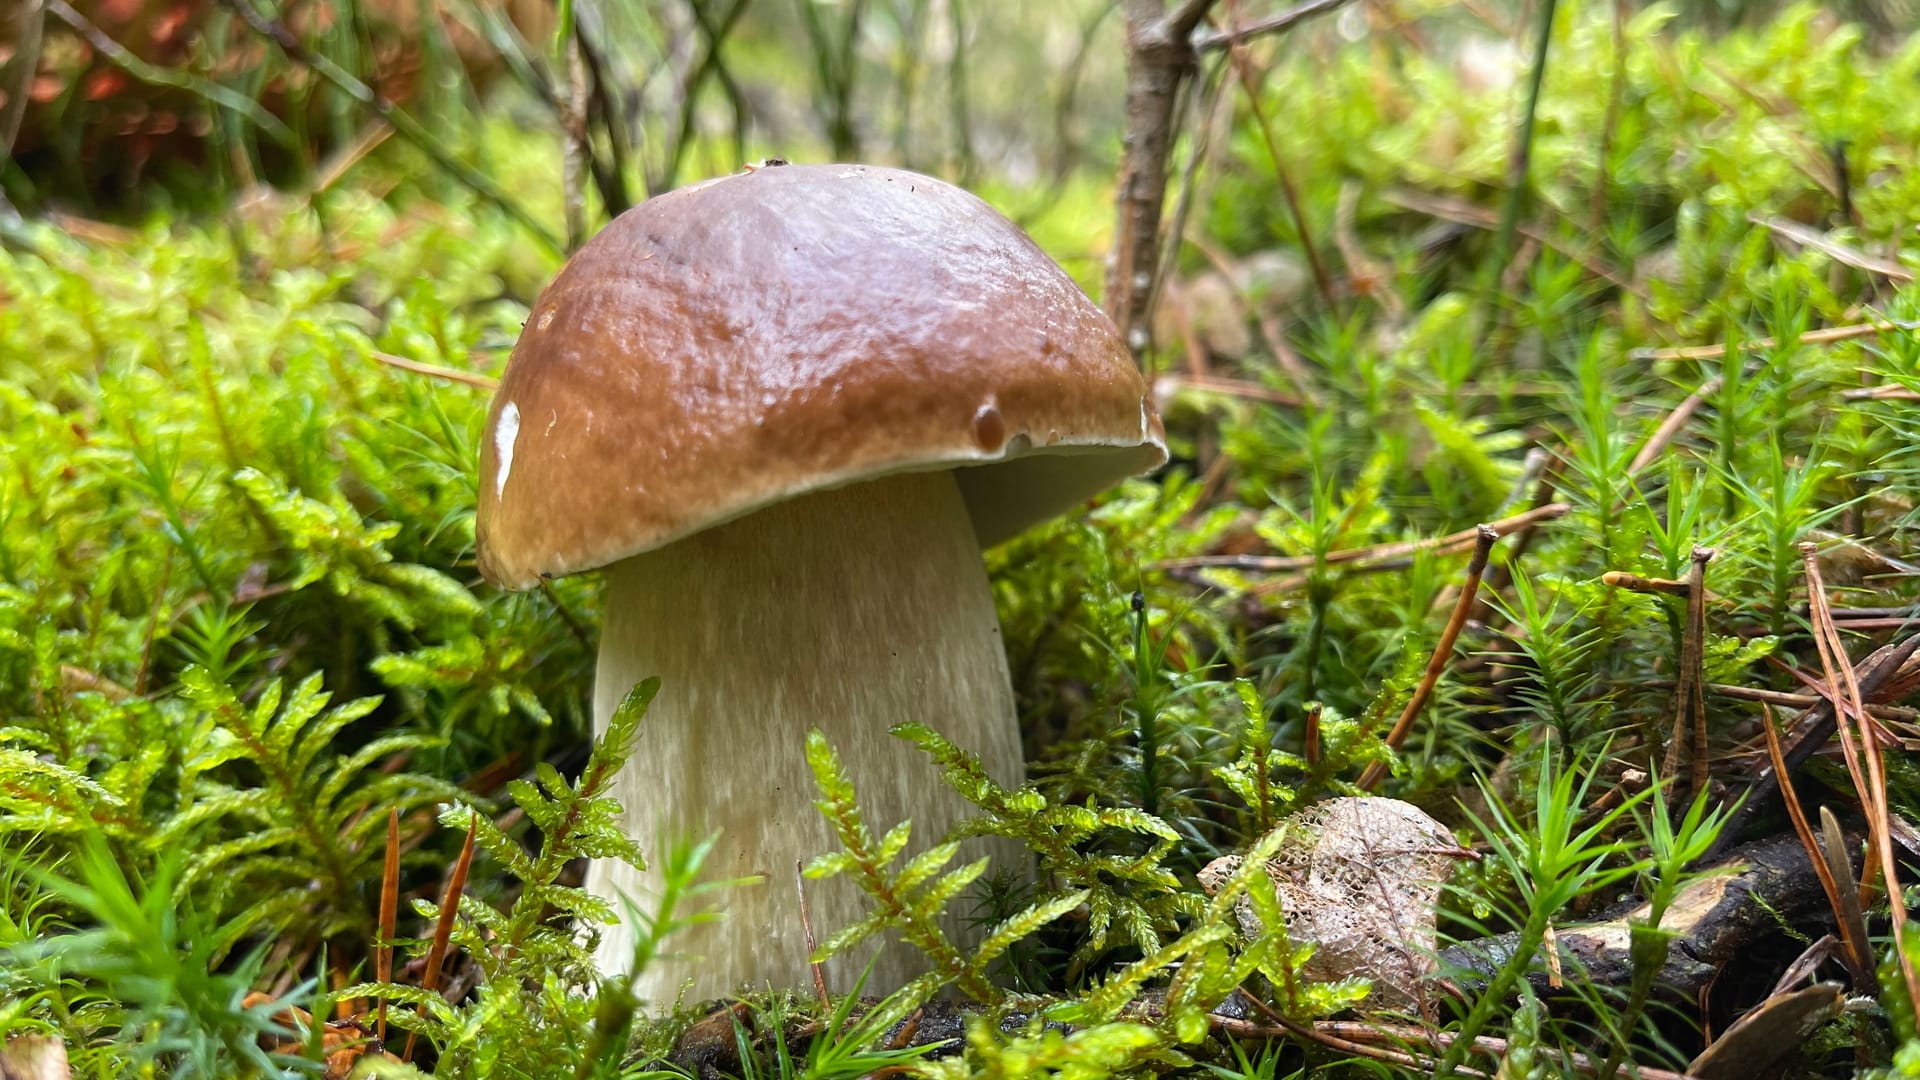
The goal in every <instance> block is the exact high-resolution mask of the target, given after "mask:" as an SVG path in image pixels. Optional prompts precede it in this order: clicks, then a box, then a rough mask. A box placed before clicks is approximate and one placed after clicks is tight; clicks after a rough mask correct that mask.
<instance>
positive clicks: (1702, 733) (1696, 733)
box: [1660, 547, 1714, 798]
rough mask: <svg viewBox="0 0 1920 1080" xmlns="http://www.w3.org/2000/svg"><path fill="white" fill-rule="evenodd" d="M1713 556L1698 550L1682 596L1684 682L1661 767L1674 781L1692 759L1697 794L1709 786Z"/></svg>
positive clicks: (1676, 698)
mask: <svg viewBox="0 0 1920 1080" xmlns="http://www.w3.org/2000/svg"><path fill="white" fill-rule="evenodd" d="M1713 556H1714V551H1713V549H1712V548H1707V547H1697V548H1694V549H1693V566H1692V567H1691V568H1690V569H1689V570H1688V571H1687V580H1686V582H1685V585H1686V589H1685V590H1684V592H1683V593H1682V595H1683V596H1685V597H1686V601H1687V621H1686V625H1685V627H1684V628H1683V630H1682V631H1681V636H1680V681H1679V685H1678V686H1676V687H1675V688H1674V692H1673V734H1672V735H1671V736H1669V737H1668V739H1667V755H1666V758H1665V760H1664V761H1662V762H1661V765H1660V775H1661V776H1663V777H1669V778H1670V777H1674V776H1678V775H1679V774H1680V762H1681V759H1682V758H1691V759H1692V761H1691V764H1692V772H1691V773H1690V774H1689V775H1688V778H1687V779H1688V783H1689V785H1690V786H1689V787H1688V790H1689V791H1692V792H1696V793H1697V792H1701V791H1705V790H1706V787H1707V702H1706V694H1705V693H1704V691H1703V690H1702V686H1703V684H1704V683H1705V682H1706V678H1705V675H1704V674H1703V671H1704V668H1705V666H1706V655H1707V644H1706V638H1707V586H1706V576H1707V563H1708V562H1710V561H1711V560H1712V559H1713ZM1668 793H1669V794H1668V797H1669V798H1677V797H1678V792H1677V791H1676V790H1675V789H1673V788H1669V789H1668Z"/></svg>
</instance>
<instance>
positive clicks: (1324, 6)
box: [1193, 0, 1348, 52]
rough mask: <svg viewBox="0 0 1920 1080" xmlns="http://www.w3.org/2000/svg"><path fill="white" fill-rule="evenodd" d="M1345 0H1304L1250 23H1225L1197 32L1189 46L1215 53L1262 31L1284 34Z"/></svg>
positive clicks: (1335, 9)
mask: <svg viewBox="0 0 1920 1080" xmlns="http://www.w3.org/2000/svg"><path fill="white" fill-rule="evenodd" d="M1347 3H1348V0H1307V2H1306V3H1304V4H1298V5H1295V6H1294V7H1290V8H1288V9H1287V10H1285V11H1279V12H1275V13H1274V14H1272V15H1268V16H1265V17H1264V18H1259V19H1255V20H1253V21H1252V22H1250V23H1244V24H1238V25H1234V26H1229V27H1227V28H1226V29H1224V30H1212V31H1208V32H1206V33H1203V34H1201V35H1200V36H1199V37H1197V38H1195V39H1194V41H1193V47H1194V48H1195V49H1198V50H1200V51H1201V52H1216V51H1218V50H1220V49H1224V48H1226V47H1227V46H1229V45H1242V44H1245V43H1246V42H1248V41H1251V40H1253V39H1254V38H1256V37H1259V36H1260V35H1262V34H1279V33H1285V32H1286V31H1288V30H1291V29H1293V28H1294V26H1295V25H1297V24H1299V23H1303V22H1305V21H1307V20H1308V19H1311V18H1313V17H1314V16H1315V15H1325V14H1327V13H1328V12H1331V11H1338V10H1340V9H1341V8H1343V7H1346V6H1347Z"/></svg>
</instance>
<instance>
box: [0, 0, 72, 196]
mask: <svg viewBox="0 0 1920 1080" xmlns="http://www.w3.org/2000/svg"><path fill="white" fill-rule="evenodd" d="M40 7H41V3H40V0H26V2H25V3H24V4H22V5H21V6H20V7H18V8H16V9H15V10H14V13H13V16H12V18H13V21H14V24H15V25H14V26H12V27H6V26H5V25H4V24H0V31H3V32H5V33H6V35H7V36H8V37H10V38H12V39H13V40H12V42H11V44H12V46H13V54H12V55H11V56H9V57H8V58H7V61H6V62H5V63H0V72H3V71H5V70H7V69H8V68H12V69H13V80H12V81H11V83H9V84H6V85H0V93H4V94H6V99H5V101H4V102H0V161H6V160H8V159H10V158H11V157H12V156H13V144H14V140H16V139H17V138H19V136H20V124H21V121H23V120H25V119H26V116H27V101H28V93H27V91H28V88H29V87H31V86H32V85H33V79H34V76H35V75H36V74H37V73H38V71H39V67H40V42H41V38H42V33H43V31H44V30H45V28H46V18H45V17H44V16H43V15H42V14H41V11H40ZM68 10H69V11H71V10H72V8H68ZM6 198H7V197H6V195H5V194H4V193H0V213H5V212H8V211H11V210H12V209H13V207H12V206H11V205H9V204H8V203H7V201H6Z"/></svg>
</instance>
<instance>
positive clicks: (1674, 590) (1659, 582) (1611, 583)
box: [1600, 570, 1693, 600]
mask: <svg viewBox="0 0 1920 1080" xmlns="http://www.w3.org/2000/svg"><path fill="white" fill-rule="evenodd" d="M1600 584H1602V585H1605V586H1607V587H1609V588H1614V589H1625V590H1627V591H1628V592H1637V593H1650V594H1655V595H1660V596H1677V597H1679V598H1681V599H1682V600H1684V599H1686V598H1687V597H1689V596H1692V595H1693V582H1692V581H1690V580H1688V579H1686V578H1650V577H1641V576H1640V575H1639V574H1630V573H1628V572H1627V571H1625V570H1609V571H1607V572H1606V573H1604V574H1601V575H1600Z"/></svg>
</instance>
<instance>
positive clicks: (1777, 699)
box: [1647, 682, 1920, 723]
mask: <svg viewBox="0 0 1920 1080" xmlns="http://www.w3.org/2000/svg"><path fill="white" fill-rule="evenodd" d="M1647 685H1648V686H1649V687H1651V688H1656V689H1657V688H1659V687H1661V686H1662V685H1665V684H1662V683H1658V682H1654V683H1648V684H1647ZM1706 689H1707V691H1708V692H1709V693H1714V694H1718V695H1720V696H1721V697H1727V698H1733V699H1734V700H1735V701H1755V702H1759V703H1760V704H1762V705H1779V706H1781V707H1783V708H1789V709H1805V708H1809V707H1811V706H1814V705H1817V704H1819V703H1820V702H1821V701H1823V700H1825V699H1824V698H1822V697H1820V696H1819V695H1817V694H1792V693H1788V692H1787V691H1784V690H1766V689H1763V688H1761V687H1758V686H1730V685H1728V684H1726V683H1707V684H1706ZM1867 715H1869V716H1872V717H1875V718H1877V719H1880V720H1896V721H1906V722H1909V723H1910V722H1912V721H1915V720H1920V709H1909V708H1906V707H1904V706H1900V705H1871V704H1870V705H1868V706H1867Z"/></svg>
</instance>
